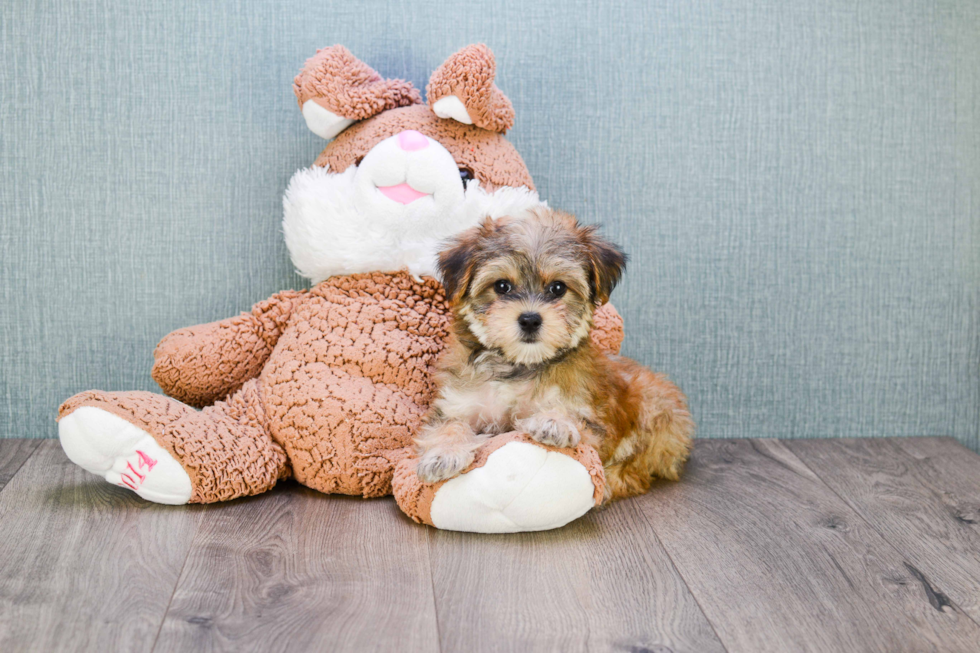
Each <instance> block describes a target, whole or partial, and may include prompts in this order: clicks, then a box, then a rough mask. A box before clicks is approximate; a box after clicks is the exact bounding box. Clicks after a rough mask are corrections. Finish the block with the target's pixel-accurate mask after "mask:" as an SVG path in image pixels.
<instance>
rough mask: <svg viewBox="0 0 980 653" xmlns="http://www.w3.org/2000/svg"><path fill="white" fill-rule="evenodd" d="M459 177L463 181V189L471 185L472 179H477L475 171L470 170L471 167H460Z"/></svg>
mask: <svg viewBox="0 0 980 653" xmlns="http://www.w3.org/2000/svg"><path fill="white" fill-rule="evenodd" d="M459 178H460V180H461V181H462V182H463V189H464V190H465V189H466V187H467V186H468V185H469V183H470V182H471V181H473V180H474V179H476V177H475V176H474V175H473V171H472V170H470V169H469V168H460V169H459Z"/></svg>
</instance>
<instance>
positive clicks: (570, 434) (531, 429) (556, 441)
mask: <svg viewBox="0 0 980 653" xmlns="http://www.w3.org/2000/svg"><path fill="white" fill-rule="evenodd" d="M516 426H517V428H518V430H521V431H525V432H527V434H528V435H530V436H531V437H532V438H534V439H535V440H537V441H538V442H540V443H541V444H547V445H550V446H552V447H558V448H560V449H564V448H565V447H574V446H577V445H578V443H579V442H580V441H581V440H582V435H581V434H580V433H579V430H578V427H577V426H576V425H575V423H574V422H572V421H571V420H569V419H567V418H565V417H558V416H552V415H547V414H545V415H534V416H533V417H527V418H525V419H519V420H517V424H516Z"/></svg>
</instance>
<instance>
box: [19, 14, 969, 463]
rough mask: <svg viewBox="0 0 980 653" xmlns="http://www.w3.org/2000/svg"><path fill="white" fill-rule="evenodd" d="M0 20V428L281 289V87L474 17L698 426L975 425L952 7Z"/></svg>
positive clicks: (962, 19) (132, 382) (444, 36)
mask: <svg viewBox="0 0 980 653" xmlns="http://www.w3.org/2000/svg"><path fill="white" fill-rule="evenodd" d="M0 39H2V42H0V46H2V48H0V55H2V57H0V60H2V64H0V288H2V289H0V293H2V294H0V298H2V301H0V435H2V436H5V437H39V438H41V437H53V436H55V435H56V433H57V428H56V425H55V421H54V418H55V415H56V411H57V407H58V404H59V403H60V402H61V401H62V400H64V399H65V398H66V397H68V396H69V395H71V394H72V393H74V392H77V391H80V390H84V389H89V388H101V389H107V390H124V389H146V390H157V387H156V385H155V384H154V383H153V381H152V380H151V379H150V367H151V363H152V350H153V347H154V345H155V343H156V342H157V340H159V339H160V337H161V336H163V335H164V334H166V333H167V332H169V331H171V330H172V329H175V328H177V327H182V326H187V325H190V324H195V323H200V322H207V321H211V320H215V319H219V318H223V317H227V316H230V315H233V314H236V313H237V312H239V311H242V310H245V309H247V308H249V306H250V305H251V304H252V303H254V302H256V301H259V300H262V299H265V298H266V297H268V296H269V295H271V294H272V293H273V292H275V291H278V290H281V289H283V288H289V287H303V286H304V283H303V281H302V279H300V278H299V277H298V276H296V275H295V274H294V273H293V272H292V269H291V266H290V263H289V260H288V255H287V252H286V249H285V247H284V245H283V243H282V237H281V231H280V219H281V205H280V196H281V194H282V192H283V189H284V187H285V184H286V182H287V180H288V179H289V177H290V175H291V174H292V173H293V172H294V171H295V170H296V169H297V168H299V167H302V166H306V165H309V164H310V163H311V162H312V161H313V159H314V158H315V157H316V155H317V153H318V152H319V150H320V149H321V148H322V147H323V141H321V140H320V139H318V138H317V137H316V136H314V135H312V134H311V133H310V132H309V131H307V129H306V126H305V124H304V122H303V119H302V117H301V115H300V112H299V110H298V108H297V106H296V102H295V100H294V98H293V95H292V92H291V89H290V83H291V80H292V77H293V75H294V74H295V73H296V72H297V71H298V70H299V68H300V66H301V65H302V63H303V61H304V60H305V59H306V58H307V57H309V56H311V55H312V54H313V53H314V52H315V51H316V49H317V48H318V47H323V46H326V45H330V44H334V43H342V44H345V45H347V46H348V47H349V48H350V49H351V50H352V51H353V52H354V53H355V54H356V55H357V56H358V57H360V58H361V59H362V60H364V61H365V62H367V63H368V64H370V65H371V66H373V67H375V68H376V69H377V70H379V71H380V72H381V73H382V74H383V75H385V76H388V77H402V78H405V79H408V80H411V81H412V82H413V83H414V84H415V85H416V86H418V87H422V88H424V86H425V83H426V81H427V80H428V77H429V74H430V73H431V71H432V70H434V69H435V68H436V67H437V66H438V65H439V64H440V63H441V62H442V61H443V60H444V59H445V58H446V57H447V56H449V55H450V54H451V53H453V52H454V51H455V50H457V49H458V48H460V47H462V46H464V45H466V44H468V43H473V42H486V43H487V44H489V45H490V46H491V47H492V48H493V49H494V51H495V52H496V54H497V64H498V77H497V83H498V85H499V86H500V87H501V88H502V89H503V90H504V91H505V92H506V93H507V95H508V96H509V97H510V98H511V99H512V100H513V102H514V105H515V108H516V111H517V121H516V125H515V128H514V129H513V130H512V131H511V133H510V135H509V137H510V139H511V140H512V141H513V142H514V143H515V144H516V146H517V148H518V149H519V151H520V152H521V153H522V154H523V156H524V158H525V160H526V161H527V163H528V166H529V168H530V169H531V172H532V174H533V175H534V177H535V180H536V182H537V184H538V187H539V190H540V191H541V194H542V196H543V197H545V198H546V199H548V200H549V201H550V202H551V203H552V204H553V205H555V206H558V207H561V208H564V209H567V210H570V211H573V212H576V213H578V214H579V215H580V216H581V217H582V218H584V219H585V220H586V221H589V222H600V223H602V224H603V225H605V229H606V232H607V233H608V234H609V235H610V236H611V237H612V238H613V239H615V240H617V241H619V242H621V243H623V244H624V245H625V247H626V249H627V250H628V252H629V253H630V254H631V256H632V263H631V266H630V269H629V270H628V272H627V275H626V278H625V282H624V283H623V285H622V286H621V287H620V289H619V290H617V291H616V293H615V294H614V296H613V301H614V303H615V304H616V305H617V306H618V307H619V309H620V311H621V312H622V313H623V314H624V316H625V318H626V325H627V339H626V344H625V348H624V351H625V353H626V354H627V355H630V356H632V357H635V358H638V359H639V360H641V361H643V362H644V363H647V364H649V365H651V366H653V367H655V368H656V369H658V370H663V371H666V372H668V373H670V375H671V376H672V377H673V378H674V379H676V380H677V381H678V382H679V384H680V385H681V387H682V388H683V389H684V390H685V391H686V392H687V393H688V394H689V396H690V399H691V404H692V407H693V412H694V414H695V416H696V418H697V420H698V423H699V425H700V435H701V436H703V437H759V436H761V437H770V436H775V437H807V438H808V437H825V436H826V437H838V436H891V435H931V434H942V435H953V436H955V437H956V438H958V439H959V440H960V441H962V442H964V443H965V444H967V445H968V446H970V447H972V448H973V449H975V450H976V449H978V446H980V3H978V2H976V1H975V0H904V1H902V0H899V1H895V0H868V1H866V2H854V1H853V0H717V1H697V0H658V1H657V2H650V1H649V0H638V1H633V2H607V1H605V0H584V1H583V0H544V1H536V2H531V1H529V0H512V1H506V2H490V3H472V2H434V1H424V0H403V1H401V2H398V1H395V0H390V1H388V2H349V1H343V2H342V1H338V0H320V1H318V2H301V1H299V0H276V1H275V2H273V1H271V0H265V1H262V2H244V1H243V2H221V3H213V6H212V5H211V3H201V2H198V1H197V0H193V1H186V2H183V1H167V2H158V1H148V0H136V1H134V0H126V1H103V2H99V1H88V0H48V1H44V0H37V1H28V0H9V1H7V2H4V3H2V6H0Z"/></svg>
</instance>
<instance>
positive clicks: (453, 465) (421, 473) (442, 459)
mask: <svg viewBox="0 0 980 653" xmlns="http://www.w3.org/2000/svg"><path fill="white" fill-rule="evenodd" d="M473 458H474V455H473V452H471V451H467V452H465V453H464V452H451V451H437V450H432V449H430V450H429V451H427V452H425V453H424V454H422V457H421V458H420V459H419V466H418V469H417V470H416V474H418V477H419V479H420V480H421V481H422V482H423V483H438V482H439V481H444V480H446V479H447V478H452V477H453V476H457V475H458V474H459V473H460V472H461V471H463V470H464V469H466V468H467V467H469V466H470V465H471V464H472V463H473Z"/></svg>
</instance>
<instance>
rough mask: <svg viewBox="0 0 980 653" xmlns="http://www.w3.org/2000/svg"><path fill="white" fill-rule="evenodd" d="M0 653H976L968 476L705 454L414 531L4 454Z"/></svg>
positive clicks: (856, 447) (947, 453)
mask: <svg viewBox="0 0 980 653" xmlns="http://www.w3.org/2000/svg"><path fill="white" fill-rule="evenodd" d="M0 488H2V489H0V651H4V652H5V653H6V652H11V651H22V650H32V651H33V650H36V651H58V650H78V651H99V652H100V653H101V652H104V651H127V652H129V651H151V650H153V651H181V652H185V651H196V650H235V651H358V652H360V651H372V650H379V651H439V650H441V651H498V650H499V651H507V650H514V651H524V650H545V651H562V652H565V651H579V650H594V651H625V652H632V653H639V652H642V651H658V652H666V651H675V652H679V651H695V652H698V653H710V652H712V651H732V652H734V651H753V652H754V651H797V650H799V651H803V650H807V651H820V652H821V653H827V652H830V651H847V652H852V651H889V652H891V651H943V652H946V651H980V456H977V455H976V454H974V453H972V452H970V451H968V450H967V449H965V448H963V447H962V446H960V445H959V444H957V443H956V442H954V441H953V440H950V439H946V438H903V439H876V440H797V441H793V440H787V441H775V440H705V441H699V442H698V443H697V446H696V448H695V453H694V456H693V458H692V461H691V463H690V464H689V466H688V469H687V474H686V476H685V477H684V479H683V480H682V481H681V482H680V483H674V484H669V483H665V484H661V485H659V486H657V487H655V488H654V490H653V491H652V492H651V493H650V494H649V495H647V496H645V497H642V498H639V499H633V500H629V501H624V502H621V503H619V504H615V505H613V506H612V507H610V508H608V509H606V510H602V511H596V512H593V513H591V514H589V515H587V516H586V517H584V518H582V519H580V520H579V521H577V522H575V523H573V524H571V525H570V526H567V527H565V528H564V529H560V530H557V531H551V532H546V533H532V534H520V535H506V536H500V535H497V536H481V535H470V534H461V533H451V532H443V531H436V530H433V529H429V528H425V527H422V526H418V525H416V524H413V523H412V522H411V521H409V520H408V519H406V518H405V517H404V516H403V515H402V514H401V513H400V512H399V511H398V509H397V507H396V506H395V504H394V502H393V500H391V499H390V498H388V499H379V500H369V501H365V500H360V499H352V498H348V497H338V496H325V495H322V494H318V493H316V492H313V491H311V490H307V489H305V488H303V487H300V486H298V485H295V484H291V483H289V484H285V485H283V486H282V487H279V488H277V489H276V490H274V491H272V492H270V493H268V494H266V495H264V496H260V497H254V498H251V499H243V500H238V501H234V502H231V503H227V504H221V505H214V506H206V507H201V506H191V507H180V508H175V507H167V506H157V505H154V504H150V503H145V502H143V501H141V500H139V499H138V498H136V497H135V495H132V494H130V493H129V492H128V491H125V490H122V489H120V488H116V487H114V486H111V485H109V484H107V483H105V482H103V481H101V480H100V479H97V478H95V477H93V476H90V475H88V474H86V473H85V472H83V471H81V470H80V469H78V468H76V467H75V466H74V465H72V464H71V463H69V462H68V460H67V459H66V458H65V455H64V454H63V453H62V451H61V449H60V447H59V445H58V443H57V441H51V440H46V441H38V440H0Z"/></svg>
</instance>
